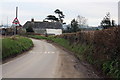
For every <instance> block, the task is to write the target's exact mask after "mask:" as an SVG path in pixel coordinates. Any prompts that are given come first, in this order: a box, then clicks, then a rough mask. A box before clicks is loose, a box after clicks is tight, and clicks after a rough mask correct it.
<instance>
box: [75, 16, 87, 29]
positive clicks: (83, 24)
mask: <svg viewBox="0 0 120 80" xmlns="http://www.w3.org/2000/svg"><path fill="white" fill-rule="evenodd" d="M77 21H78V25H79V26H80V27H87V19H86V18H85V17H83V16H80V15H78V16H77Z"/></svg>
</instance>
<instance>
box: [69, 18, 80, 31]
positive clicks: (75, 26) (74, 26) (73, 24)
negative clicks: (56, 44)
mask: <svg viewBox="0 0 120 80" xmlns="http://www.w3.org/2000/svg"><path fill="white" fill-rule="evenodd" d="M71 30H72V32H77V31H78V30H79V27H78V22H77V21H76V20H75V19H73V20H72V21H71Z"/></svg>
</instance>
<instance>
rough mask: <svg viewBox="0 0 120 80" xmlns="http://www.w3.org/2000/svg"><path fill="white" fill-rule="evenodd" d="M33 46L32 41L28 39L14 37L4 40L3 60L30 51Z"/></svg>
mask: <svg viewBox="0 0 120 80" xmlns="http://www.w3.org/2000/svg"><path fill="white" fill-rule="evenodd" d="M32 46H33V42H32V40H30V39H28V38H26V37H20V36H12V37H7V38H3V39H2V56H1V58H2V59H6V58H8V57H11V56H15V55H17V54H20V53H22V52H24V51H27V50H29V49H30V48H31V47H32Z"/></svg>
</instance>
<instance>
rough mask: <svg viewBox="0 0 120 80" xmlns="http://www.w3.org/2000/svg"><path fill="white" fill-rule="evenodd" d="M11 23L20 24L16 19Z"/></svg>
mask: <svg viewBox="0 0 120 80" xmlns="http://www.w3.org/2000/svg"><path fill="white" fill-rule="evenodd" d="M12 23H13V24H20V23H19V21H18V19H17V18H15V19H14V20H13V22H12Z"/></svg>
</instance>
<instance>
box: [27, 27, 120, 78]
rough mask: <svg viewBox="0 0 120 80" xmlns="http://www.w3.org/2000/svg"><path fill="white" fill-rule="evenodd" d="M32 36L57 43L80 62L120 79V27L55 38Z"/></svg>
mask: <svg viewBox="0 0 120 80" xmlns="http://www.w3.org/2000/svg"><path fill="white" fill-rule="evenodd" d="M30 36H31V37H32V38H37V39H47V40H51V41H53V42H56V43H58V44H59V45H61V46H63V47H65V48H67V49H68V50H70V51H73V52H74V53H75V55H76V56H77V57H78V58H79V59H80V60H85V61H87V62H89V63H90V64H92V65H93V67H95V68H96V69H98V70H99V71H101V72H102V74H105V75H107V76H109V77H112V78H120V54H119V52H120V27H116V28H111V29H106V30H101V31H81V32H77V33H67V34H63V35H60V36H54V37H44V36H38V35H30ZM30 36H29V37H30Z"/></svg>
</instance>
